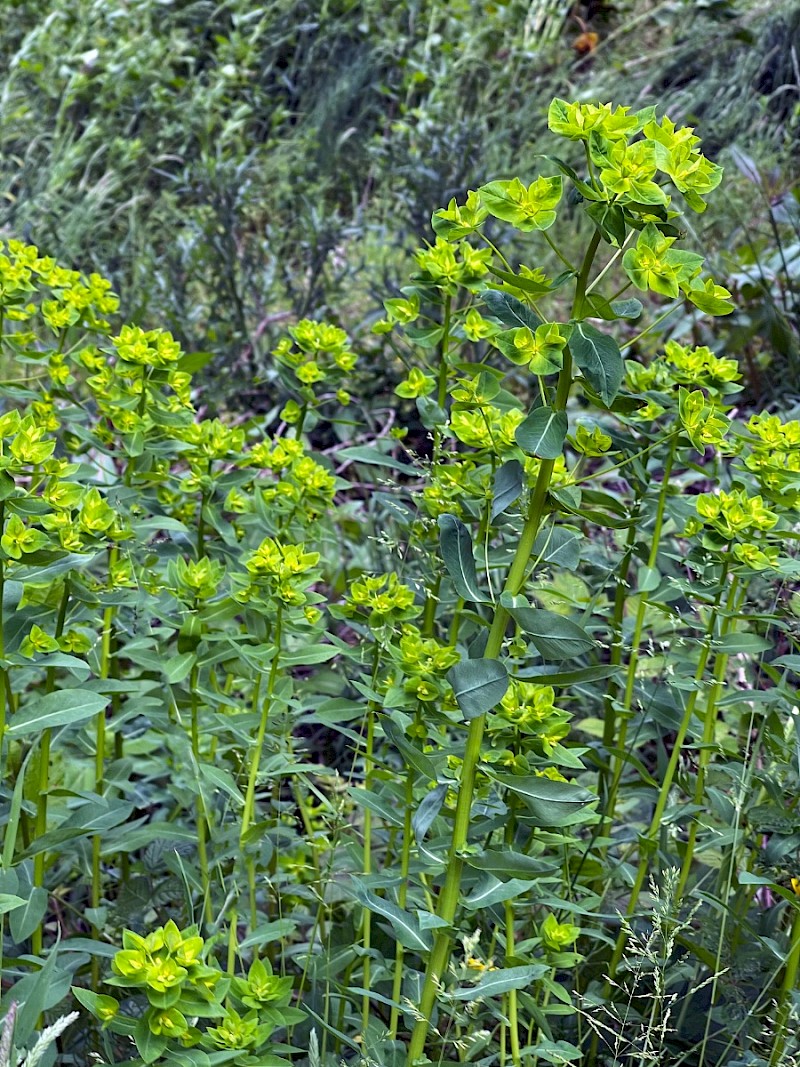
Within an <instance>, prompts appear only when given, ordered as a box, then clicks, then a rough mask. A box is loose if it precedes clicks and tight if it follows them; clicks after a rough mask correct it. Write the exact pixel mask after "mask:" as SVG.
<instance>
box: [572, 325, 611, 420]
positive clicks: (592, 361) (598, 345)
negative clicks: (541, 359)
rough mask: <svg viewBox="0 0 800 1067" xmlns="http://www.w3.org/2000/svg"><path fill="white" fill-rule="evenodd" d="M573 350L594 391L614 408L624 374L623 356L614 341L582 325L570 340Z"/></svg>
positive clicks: (592, 328) (578, 326)
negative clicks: (614, 400) (612, 402)
mask: <svg viewBox="0 0 800 1067" xmlns="http://www.w3.org/2000/svg"><path fill="white" fill-rule="evenodd" d="M569 350H570V352H571V353H572V355H573V358H574V360H575V362H576V363H577V364H578V366H579V367H580V369H581V370H582V371H583V375H584V377H585V378H586V380H587V381H588V382H589V384H590V385H591V386H592V388H593V389H595V390H596V391H597V392H598V393H599V394H600V396H601V397H602V399H603V400H604V401H605V403H606V404H610V403H611V401H612V400H613V399H614V397H615V396H616V395H617V391H618V390H619V387H620V385H622V376H623V374H624V366H623V362H622V353H621V352H620V350H619V345H618V344H617V342H616V341H615V340H614V338H613V337H609V336H608V334H606V333H601V332H600V331H599V330H596V329H595V328H594V326H590V325H589V324H588V323H586V322H578V323H576V324H575V328H574V330H573V331H572V335H571V337H570V339H569Z"/></svg>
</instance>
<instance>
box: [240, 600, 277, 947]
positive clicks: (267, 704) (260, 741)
mask: <svg viewBox="0 0 800 1067" xmlns="http://www.w3.org/2000/svg"><path fill="white" fill-rule="evenodd" d="M282 623H283V604H281V603H279V604H278V607H277V610H276V615H275V631H274V641H275V652H274V655H273V657H272V663H271V664H270V669H269V677H268V679H267V692H266V694H265V696H264V702H263V704H262V706H261V720H260V722H259V724H258V734H257V735H256V743H255V745H254V746H253V751H252V754H251V756H250V771H249V774H248V776H247V791H246V793H245V798H244V808H243V810H242V825H241V827H240V830H239V848H240V850H241V851H242V852H244V851H245V848H246V837H247V831H248V830H249V829H250V825H251V823H252V822H253V820H254V818H255V795H256V782H257V780H258V769H259V767H260V766H261V754H262V752H263V750H264V737H265V736H266V733H267V723H268V722H269V713H270V710H271V706H272V698H273V696H274V694H275V682H276V680H277V677H278V664H279V662H280V658H281V638H282ZM259 689H260V684H259V686H258V687H257V689H256V693H258V692H259ZM256 699H257V697H256ZM247 879H248V883H249V887H250V921H251V923H252V924H253V925H254V926H255V924H256V885H255V865H254V863H253V862H252V861H250V862H249V863H248V864H247Z"/></svg>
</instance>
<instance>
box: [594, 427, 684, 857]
mask: <svg viewBox="0 0 800 1067" xmlns="http://www.w3.org/2000/svg"><path fill="white" fill-rule="evenodd" d="M676 448H677V438H676V437H673V438H672V441H671V444H670V449H669V452H668V453H667V458H666V461H665V463H664V473H663V475H662V477H661V489H660V491H659V494H658V504H657V505H656V517H655V522H654V523H653V530H652V533H651V535H650V536H651V540H650V552H649V554H648V557H647V566H648V567H649V568H650V569H651V570H652V569H654V568H655V566H656V564H657V563H658V553H659V550H660V548H661V532H662V530H663V527H664V515H665V509H666V503H667V496H668V495H669V480H670V476H671V474H672V467H673V464H674V462H675V452H676ZM648 599H649V598H648V594H647V593H646V592H644V593H640V594H639V606H638V607H637V609H636V620H635V622H634V625H633V636H632V638H631V655H630V659H629V660H628V670H627V674H626V678H625V693H624V695H623V698H622V715H621V717H620V719H619V733H618V734H617V729H616V727H617V721H618V720H617V718H616V712H615V708H614V703H613V700H609V701H607V703H606V717H605V723H604V727H603V746H604V748H605V749H606V751H608V750H609V749H610V748H616V749H617V755H615V756H614V757H613V760H612V763H611V768H612V774H611V786H610V788H609V790H608V795H607V797H606V800H605V805H604V808H605V818H604V820H603V829H602V831H601V833H600V836H601V837H602V836H604V835H605V833H606V832H607V829H608V825H609V824H610V822H611V820H612V819H613V818H614V808H615V807H616V803H617V793H618V792H619V783H620V779H621V778H622V772H623V770H624V768H625V760H624V756H623V751H624V748H625V741H626V738H627V732H628V718H629V716H630V713H631V706H632V703H633V691H634V687H635V685H636V669H637V667H638V665H639V647H640V645H641V641H642V631H643V629H644V621H645V615H646V613H647V604H648ZM620 651H621V650H620ZM612 655H613V650H612ZM615 740H616V743H615ZM601 796H602V793H601Z"/></svg>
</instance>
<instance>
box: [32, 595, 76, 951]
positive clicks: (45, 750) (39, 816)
mask: <svg viewBox="0 0 800 1067" xmlns="http://www.w3.org/2000/svg"><path fill="white" fill-rule="evenodd" d="M69 592H70V583H69V578H65V579H64V589H63V591H62V593H61V603H60V604H59V607H58V616H57V618H56V631H55V637H56V640H58V638H59V637H61V635H62V634H63V632H64V622H65V620H66V617H67V605H68V603H69ZM55 687H56V671H55V667H48V668H47V677H46V681H45V686H44V691H45V693H52V692H53V690H54V689H55ZM51 737H52V730H50V729H47V730H43V731H42V737H41V741H40V743H39V774H38V784H37V794H36V830H35V839H36V840H38V839H39V838H40V837H44V835H45V833H46V832H47V793H48V790H49V789H50V740H51ZM46 859H47V854H46V852H44V851H43V850H40V851H39V852H37V853H36V855H35V856H34V857H33V885H34V888H36V889H38V888H40V887H41V886H43V885H44V868H45V860H46ZM43 935H44V920H42V922H40V923H39V924H38V926H37V927H36V929H35V930H34V931H33V933H32V934H31V951H32V952H33V954H34V956H40V955H41V954H42V941H43Z"/></svg>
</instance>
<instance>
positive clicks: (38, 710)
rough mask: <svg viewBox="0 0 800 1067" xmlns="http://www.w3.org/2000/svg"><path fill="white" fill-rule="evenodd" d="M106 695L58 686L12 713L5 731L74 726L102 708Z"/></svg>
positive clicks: (19, 732) (14, 734)
mask: <svg viewBox="0 0 800 1067" xmlns="http://www.w3.org/2000/svg"><path fill="white" fill-rule="evenodd" d="M109 701H110V697H105V696H101V695H100V694H99V693H92V692H90V691H88V690H84V689H62V690H61V691H60V692H56V693H45V694H44V695H43V696H40V697H36V698H34V699H33V700H32V701H31V703H30V704H27V705H25V706H24V707H22V708H19V710H18V711H15V712H14V717H13V719H12V720H11V727H10V729H9V731H8V732H9V734H12V735H13V736H15V737H19V736H20V735H21V734H34V733H40V732H41V731H42V730H50V729H52V728H53V727H56V726H74V725H75V724H76V723H80V722H84V721H85V720H86V719H91V718H92V716H93V715H97V714H98V713H99V712H101V711H103V710H104V709H105V708H106V707H107V705H108V703H109Z"/></svg>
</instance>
